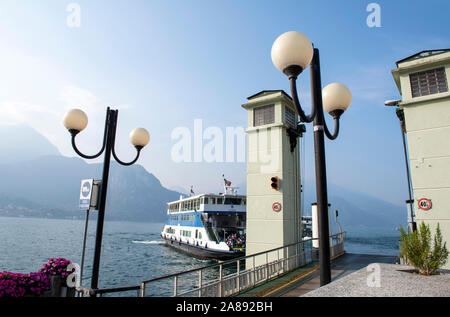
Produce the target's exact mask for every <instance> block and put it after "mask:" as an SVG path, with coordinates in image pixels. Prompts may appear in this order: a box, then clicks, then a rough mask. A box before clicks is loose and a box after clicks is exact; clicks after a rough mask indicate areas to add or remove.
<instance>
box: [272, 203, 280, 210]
mask: <svg viewBox="0 0 450 317" xmlns="http://www.w3.org/2000/svg"><path fill="white" fill-rule="evenodd" d="M272 210H273V211H275V212H279V211H280V210H281V204H280V203H278V202H277V203H273V205H272Z"/></svg>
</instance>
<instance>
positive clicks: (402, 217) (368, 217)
mask: <svg viewBox="0 0 450 317" xmlns="http://www.w3.org/2000/svg"><path fill="white" fill-rule="evenodd" d="M239 187H240V192H243V193H245V192H246V187H247V186H246V183H245V182H244V183H241V184H239ZM303 188H304V193H303V200H304V202H303V207H304V210H303V215H304V216H310V215H311V203H314V202H316V201H317V200H316V192H315V191H316V188H315V184H314V182H305V184H303ZM328 203H329V204H331V207H330V218H331V226H332V230H333V231H332V232H333V233H337V232H338V224H336V222H335V216H334V211H335V210H338V217H337V221H338V222H339V223H340V224H341V226H342V230H343V231H347V232H353V231H361V230H363V231H365V232H370V231H380V230H385V231H394V229H395V228H397V227H398V226H399V225H400V224H401V225H402V226H403V227H405V226H406V207H402V206H397V205H394V204H392V203H389V202H387V201H384V200H382V199H379V198H376V197H373V196H370V195H368V194H365V193H361V192H357V191H354V190H350V189H348V188H343V187H340V186H337V185H335V184H328Z"/></svg>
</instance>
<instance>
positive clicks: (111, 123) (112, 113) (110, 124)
mask: <svg viewBox="0 0 450 317" xmlns="http://www.w3.org/2000/svg"><path fill="white" fill-rule="evenodd" d="M105 124H106V126H107V127H106V133H107V135H106V147H105V157H104V163H103V175H102V183H101V194H100V204H99V210H98V219H97V233H96V238H95V251H94V264H93V266H92V280H91V288H92V289H93V290H94V295H93V296H94V297H95V290H96V289H97V288H98V274H99V270H100V255H101V248H102V236H103V223H104V220H105V206H106V193H107V190H108V176H109V166H110V162H111V149H112V141H113V140H114V135H113V131H114V128H115V125H116V110H109V109H108V115H107V116H106V122H105Z"/></svg>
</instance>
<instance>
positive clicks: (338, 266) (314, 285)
mask: <svg viewBox="0 0 450 317" xmlns="http://www.w3.org/2000/svg"><path fill="white" fill-rule="evenodd" d="M395 260H396V257H395V256H385V255H371V254H354V253H345V254H343V255H342V256H340V257H337V258H335V259H334V260H333V261H332V265H331V278H332V281H335V280H338V279H340V278H342V277H344V276H347V275H348V274H350V273H353V272H356V271H358V270H360V269H362V268H364V267H367V266H368V265H369V264H371V263H390V264H393V263H394V262H395ZM319 287H320V276H319V266H318V263H317V262H315V263H311V264H309V265H307V266H305V267H302V268H299V269H297V270H295V271H293V272H290V273H289V274H286V275H285V276H283V277H280V278H278V279H274V280H272V281H270V282H267V283H265V284H263V285H260V286H259V287H257V288H254V289H251V290H249V291H247V292H244V293H241V294H239V295H238V296H239V297H297V296H302V295H304V294H306V293H308V292H310V291H313V290H315V289H318V288H319Z"/></svg>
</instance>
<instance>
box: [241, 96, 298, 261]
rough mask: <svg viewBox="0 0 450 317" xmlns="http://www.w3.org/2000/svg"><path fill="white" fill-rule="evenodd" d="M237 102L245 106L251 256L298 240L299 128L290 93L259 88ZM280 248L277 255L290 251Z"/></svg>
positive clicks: (248, 226) (249, 246) (248, 227)
mask: <svg viewBox="0 0 450 317" xmlns="http://www.w3.org/2000/svg"><path fill="white" fill-rule="evenodd" d="M242 107H243V108H245V109H246V110H247V111H248V129H247V130H246V133H247V236H246V254H247V255H251V254H255V253H258V252H262V251H266V250H269V249H274V248H278V247H281V246H285V245H288V244H291V243H296V242H299V241H300V239H301V228H300V226H301V215H302V210H301V183H300V164H299V163H300V156H299V148H300V146H298V144H297V143H298V142H299V137H300V136H301V134H302V132H303V131H299V130H298V129H297V112H296V110H295V106H294V104H293V103H292V99H291V97H290V96H288V95H287V94H286V93H285V92H284V91H282V90H271V91H262V92H260V93H258V94H255V95H253V96H251V97H249V98H248V102H247V103H246V104H244V105H242ZM277 185H278V188H277ZM285 251H286V252H287V253H288V254H280V256H286V255H292V254H293V253H294V252H295V250H294V249H293V248H286V250H285ZM282 253H284V251H283V252H282ZM277 256H278V255H277V253H274V254H272V255H271V257H277ZM263 260H265V258H264V259H261V261H263ZM269 260H270V259H269ZM257 262H258V260H257ZM256 265H258V263H256Z"/></svg>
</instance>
